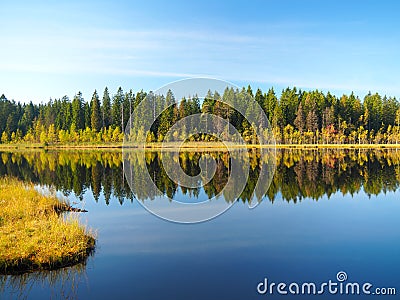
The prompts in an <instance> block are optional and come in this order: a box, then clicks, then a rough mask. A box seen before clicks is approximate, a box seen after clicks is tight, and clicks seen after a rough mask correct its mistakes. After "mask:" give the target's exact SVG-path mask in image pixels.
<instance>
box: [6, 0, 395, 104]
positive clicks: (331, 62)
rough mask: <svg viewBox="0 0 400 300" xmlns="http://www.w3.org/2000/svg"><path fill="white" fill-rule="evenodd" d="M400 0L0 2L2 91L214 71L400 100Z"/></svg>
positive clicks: (73, 88)
mask: <svg viewBox="0 0 400 300" xmlns="http://www.w3.org/2000/svg"><path fill="white" fill-rule="evenodd" d="M399 3H400V2H399V1H308V0H302V1H295V0H293V1H285V0H283V1H251V2H250V1H243V2H233V1H219V2H218V3H215V2H214V1H193V3H180V2H179V1H149V0H148V1H138V2H136V1H107V2H101V1H93V2H92V1H65V2H61V1H40V2H39V1H38V2H37V3H35V1H1V2H0V11H1V17H0V37H1V40H0V57H1V59H0V94H1V93H4V94H5V95H6V96H7V98H9V99H15V100H17V101H23V102H26V101H29V100H32V101H34V102H36V103H38V102H41V101H48V100H49V98H50V97H52V98H60V97H62V96H63V95H68V96H70V97H71V98H72V97H73V95H74V94H75V93H77V92H78V91H82V92H83V95H84V97H85V99H86V100H89V99H90V98H91V95H92V93H93V91H94V89H97V90H100V93H102V91H103V89H104V87H105V86H108V87H109V89H110V90H111V92H112V93H115V92H116V89H117V87H118V86H122V88H123V89H124V90H128V89H130V88H132V89H133V90H134V91H137V90H139V89H141V88H143V89H144V90H155V89H157V88H159V87H160V86H162V85H164V84H167V83H169V82H170V81H174V80H178V79H182V78H187V77H192V76H211V77H215V78H219V79H224V80H228V81H231V82H233V83H235V84H237V85H240V86H241V85H247V84H251V85H252V86H253V88H254V89H256V88H257V87H261V88H262V89H263V90H267V89H268V88H269V87H271V86H273V87H275V89H276V90H278V91H280V90H281V89H282V88H284V87H287V86H297V87H300V88H302V89H316V88H318V89H321V90H324V91H327V90H330V91H332V92H334V93H335V94H337V95H340V94H342V93H350V92H351V91H354V92H355V93H356V94H358V95H360V96H361V97H364V95H365V94H366V93H367V92H368V91H369V90H371V91H372V92H375V91H376V92H379V93H382V94H387V95H391V96H396V97H397V98H399V97H400V30H399V29H400V18H399V15H398V13H399V11H400V4H399Z"/></svg>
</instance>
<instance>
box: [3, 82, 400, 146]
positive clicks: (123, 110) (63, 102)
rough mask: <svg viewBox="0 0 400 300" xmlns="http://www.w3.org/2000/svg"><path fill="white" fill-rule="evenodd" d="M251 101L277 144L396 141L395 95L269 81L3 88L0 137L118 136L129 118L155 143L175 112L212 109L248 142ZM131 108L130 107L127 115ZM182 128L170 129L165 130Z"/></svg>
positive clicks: (49, 140)
mask: <svg viewBox="0 0 400 300" xmlns="http://www.w3.org/2000/svg"><path fill="white" fill-rule="evenodd" d="M146 96H154V97H150V98H149V97H148V99H151V101H150V102H149V103H150V104H151V105H152V108H150V109H152V110H153V111H138V110H135V108H137V107H138V104H139V103H140V102H141V101H142V100H143V99H144V98H145V97H146ZM226 103H229V104H232V105H231V106H230V105H227V104H226ZM256 104H258V105H260V106H261V108H262V109H263V111H264V112H265V114H266V116H267V118H268V121H269V122H270V124H271V128H270V129H269V130H270V132H269V133H272V134H273V136H274V138H275V140H276V142H277V143H282V144H330V143H334V144H344V143H350V144H384V143H396V144H397V143H398V142H399V141H400V103H399V101H398V100H397V99H396V98H395V97H387V96H381V95H379V94H378V93H375V94H372V93H368V94H367V95H366V96H365V97H364V98H363V99H360V98H359V97H358V96H356V95H354V93H351V94H350V95H346V94H343V95H342V96H340V97H337V96H335V95H333V94H331V93H330V92H328V93H326V94H325V93H323V92H322V91H319V90H313V91H302V90H298V89H297V88H296V87H293V88H289V87H288V88H286V89H284V90H282V92H281V94H280V95H279V96H278V95H277V94H276V92H275V91H274V89H273V88H270V89H269V90H268V91H266V92H263V91H262V90H261V89H260V88H258V89H257V90H256V92H255V93H254V92H253V90H252V88H251V87H250V85H249V86H248V87H247V88H242V89H241V90H239V89H232V88H230V89H229V88H227V89H226V90H225V91H224V92H223V94H222V95H220V94H219V93H218V92H211V91H209V92H208V94H207V95H206V97H205V98H204V100H203V101H201V100H200V99H199V98H198V97H197V96H196V95H194V96H192V97H188V98H183V99H181V100H180V101H175V98H174V94H173V93H172V92H171V91H168V93H167V95H165V96H164V95H153V94H152V92H150V93H146V92H144V91H143V90H141V91H139V92H137V93H136V94H135V93H134V92H133V91H132V90H129V91H128V92H124V91H123V90H122V88H121V87H120V88H118V90H117V92H116V93H115V94H114V95H110V92H109V90H108V88H107V87H106V88H105V89H104V92H103V94H102V96H100V95H99V94H98V92H97V91H96V90H95V91H94V93H93V95H92V98H91V100H90V101H86V100H85V99H84V98H83V96H82V93H81V92H78V93H77V94H76V95H75V96H74V97H73V99H72V101H71V99H70V98H69V97H68V96H64V97H62V98H60V99H54V100H53V99H50V100H49V101H48V102H47V103H41V104H33V103H32V102H30V103H24V104H21V103H20V102H15V101H14V100H8V99H7V98H6V97H5V95H4V94H3V95H2V96H1V97H0V137H1V138H0V140H1V142H2V143H43V144H58V143H59V144H67V143H81V142H83V143H85V142H90V143H112V142H115V143H120V142H121V141H122V140H123V137H124V134H123V131H124V128H125V127H126V125H127V124H128V122H131V123H130V125H131V127H132V128H134V130H133V133H134V134H135V135H136V136H135V138H136V139H139V135H140V134H142V135H143V136H142V137H140V138H143V139H146V140H147V142H157V141H163V140H164V137H165V135H166V133H167V132H168V130H169V129H170V128H171V127H172V125H173V124H175V123H176V122H177V121H179V120H181V119H182V118H184V117H186V116H189V115H192V114H196V113H212V114H215V115H218V116H220V117H222V118H224V119H228V120H229V122H230V123H231V124H232V125H234V127H235V128H236V129H237V130H238V131H239V133H240V134H241V135H242V136H243V138H244V140H245V141H246V142H247V143H254V142H255V141H256V137H255V136H254V135H255V134H254V130H252V127H251V125H256V126H257V124H249V123H248V122H247V119H248V116H251V115H252V114H254V112H255V111H256V110H255V105H256ZM240 105H241V106H244V107H243V111H245V112H246V113H245V115H242V114H240V113H239V112H238V111H237V110H235V109H233V107H238V106H240ZM167 107H168V108H167ZM165 108H167V109H165ZM133 112H135V113H136V114H133V115H132V113H133ZM156 112H157V114H158V112H162V113H161V114H160V116H159V117H158V118H157V119H156V120H155V122H154V124H153V126H152V127H151V131H150V132H149V133H148V134H147V135H145V133H144V132H141V131H140V130H141V128H143V122H144V121H143V119H144V118H143V114H144V113H153V114H155V115H156ZM131 115H132V118H130V116H131ZM214 125H215V126H220V124H214ZM221 132H224V130H221ZM226 133H227V134H229V130H228V131H226ZM184 134H185V132H174V133H173V134H172V137H177V136H178V135H184ZM266 134H268V133H266ZM189 139H190V140H194V141H213V140H216V139H218V137H213V136H209V135H201V134H199V135H195V136H191V137H189Z"/></svg>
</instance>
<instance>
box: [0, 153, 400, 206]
mask: <svg viewBox="0 0 400 300" xmlns="http://www.w3.org/2000/svg"><path fill="white" fill-rule="evenodd" d="M203 154H207V155H209V156H211V157H212V158H213V159H214V160H215V161H216V166H217V167H216V174H215V175H214V177H213V178H212V180H211V181H210V182H209V183H208V184H206V185H205V186H204V187H202V188H184V187H179V186H178V185H177V184H176V183H175V182H173V181H172V180H170V179H169V177H168V176H167V174H166V172H165V170H164V168H163V165H162V158H163V157H165V156H172V159H174V160H175V161H179V162H180V165H181V166H182V168H183V170H184V171H185V172H186V173H187V174H188V175H196V174H198V173H199V172H200V168H199V159H200V157H201V156H202V155H203ZM127 155H128V156H129V161H130V163H131V165H132V166H133V167H132V170H131V171H132V172H133V174H132V176H135V178H137V179H139V180H135V182H139V183H140V182H141V181H140V178H142V177H144V176H143V175H144V174H145V172H149V174H150V175H151V177H152V178H153V180H154V181H155V183H156V185H157V187H158V188H159V189H160V190H161V191H163V193H164V194H165V195H168V196H169V197H170V198H173V197H174V195H176V193H177V192H178V190H179V191H180V192H181V193H183V194H185V195H187V196H188V197H189V198H193V197H197V196H198V195H199V193H200V191H201V189H204V192H205V194H206V195H207V196H208V197H210V198H211V197H213V196H214V195H216V194H219V193H220V192H221V191H222V189H223V187H224V186H225V184H226V182H227V178H228V176H229V166H230V159H237V160H245V161H246V163H248V164H249V166H250V174H249V178H248V182H247V185H246V188H245V190H244V191H243V192H242V194H241V196H240V200H241V201H244V202H246V201H249V199H250V198H251V195H252V193H253V189H254V186H255V184H256V182H257V179H258V176H259V170H260V165H261V164H266V165H267V166H268V163H269V162H270V161H271V160H272V159H273V157H272V154H271V155H266V156H264V157H260V153H259V151H257V150H256V149H253V150H249V155H247V154H244V153H243V151H241V152H240V151H238V152H237V153H236V152H234V153H231V154H229V153H228V152H218V151H202V152H163V153H161V152H156V151H148V152H146V153H145V157H146V160H145V162H140V161H139V160H138V159H137V152H135V151H132V152H129V153H128V154H127ZM0 156H1V157H0V158H1V159H0V175H5V174H8V175H12V176H15V177H18V178H20V179H23V180H28V181H32V182H34V183H37V184H41V185H49V186H51V187H53V188H55V189H57V190H59V191H62V192H63V193H64V194H66V195H68V194H69V193H71V192H74V193H75V195H77V197H78V198H80V199H81V200H82V199H83V195H84V193H85V192H86V191H87V190H88V189H90V190H91V191H92V193H93V195H94V198H95V200H96V201H98V199H99V197H100V194H104V199H105V202H106V204H108V203H109V202H110V199H111V197H112V196H114V197H116V198H117V199H118V201H119V202H120V203H121V204H122V203H123V202H124V201H133V200H134V198H135V197H137V198H138V199H139V200H143V201H145V200H146V199H149V198H150V199H151V198H152V195H148V194H146V191H145V189H143V185H138V186H134V187H132V188H133V191H134V194H133V193H132V191H131V189H130V187H129V185H128V184H127V182H126V179H125V178H124V172H123V163H122V162H123V156H122V153H121V152H119V151H110V152H107V151H48V152H44V151H29V152H2V153H1V154H0ZM143 180H145V179H144V178H143ZM143 182H144V181H143ZM399 182H400V151H397V150H396V149H386V150H370V149H340V150H338V149H319V150H287V149H286V150H278V151H277V152H276V172H275V174H274V177H273V179H272V183H271V186H270V188H269V190H268V192H267V193H266V194H265V195H260V194H257V193H256V194H257V198H259V199H261V198H263V199H269V200H270V201H272V202H273V201H275V199H276V198H277V195H278V194H279V195H281V197H282V198H283V199H284V200H286V201H293V202H295V203H296V202H298V201H301V200H302V199H303V198H306V197H308V198H311V199H314V200H318V199H320V198H321V197H323V196H324V195H327V196H328V197H329V196H330V195H332V194H333V193H336V192H338V191H340V192H341V193H343V194H347V193H349V194H351V195H353V194H355V193H357V192H359V191H360V190H362V189H363V190H364V191H365V193H367V194H368V195H377V194H379V193H381V192H383V193H385V192H387V191H394V190H396V189H397V188H398V187H399ZM134 195H135V197H134ZM223 196H224V198H225V200H226V201H234V200H236V199H230V198H229V195H228V194H223Z"/></svg>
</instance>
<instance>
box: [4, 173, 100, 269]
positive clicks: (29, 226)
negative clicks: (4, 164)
mask: <svg viewBox="0 0 400 300" xmlns="http://www.w3.org/2000/svg"><path fill="white" fill-rule="evenodd" d="M68 209H69V206H68V205H67V204H66V203H64V202H61V201H60V200H59V199H58V198H56V197H55V196H47V195H43V194H42V193H40V192H38V191H37V190H35V189H34V187H33V185H32V184H25V183H23V182H21V181H18V180H16V179H12V178H8V177H6V178H1V179H0V274H15V273H25V272H30V271H35V270H44V269H56V268H60V267H64V266H69V265H74V264H76V263H79V262H83V261H84V260H85V259H86V258H87V257H88V255H89V254H90V253H91V252H92V251H93V249H94V246H95V239H94V235H93V234H92V233H91V232H90V231H89V230H87V229H86V228H85V227H83V226H82V225H81V224H80V223H79V222H78V219H77V218H76V217H74V216H66V217H63V216H61V215H60V213H61V212H63V211H66V210H68Z"/></svg>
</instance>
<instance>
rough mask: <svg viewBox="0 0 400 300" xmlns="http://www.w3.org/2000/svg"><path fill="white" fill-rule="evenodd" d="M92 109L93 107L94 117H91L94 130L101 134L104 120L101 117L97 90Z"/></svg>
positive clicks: (94, 94)
mask: <svg viewBox="0 0 400 300" xmlns="http://www.w3.org/2000/svg"><path fill="white" fill-rule="evenodd" d="M91 107H92V116H91V125H92V129H93V130H94V131H96V132H99V131H100V129H101V124H102V120H101V116H100V100H99V96H98V95H97V91H96V90H95V91H94V93H93V97H92V103H91Z"/></svg>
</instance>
